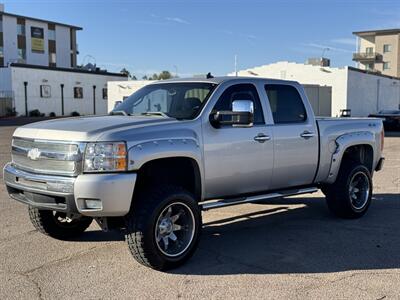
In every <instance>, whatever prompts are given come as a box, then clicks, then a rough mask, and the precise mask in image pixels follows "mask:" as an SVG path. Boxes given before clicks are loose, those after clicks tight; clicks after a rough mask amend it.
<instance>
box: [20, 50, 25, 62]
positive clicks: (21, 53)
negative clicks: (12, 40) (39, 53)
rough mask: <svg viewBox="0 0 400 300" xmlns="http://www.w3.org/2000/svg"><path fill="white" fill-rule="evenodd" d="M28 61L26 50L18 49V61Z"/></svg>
mask: <svg viewBox="0 0 400 300" xmlns="http://www.w3.org/2000/svg"><path fill="white" fill-rule="evenodd" d="M25 60H26V50H25V49H20V48H18V61H23V62H24V61H25Z"/></svg>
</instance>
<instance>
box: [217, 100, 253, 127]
mask: <svg viewBox="0 0 400 300" xmlns="http://www.w3.org/2000/svg"><path fill="white" fill-rule="evenodd" d="M214 121H215V122H216V123H217V124H218V125H232V126H234V127H251V126H253V121H254V103H253V101H251V100H235V101H233V102H232V111H218V112H217V113H216V114H215V115H214Z"/></svg>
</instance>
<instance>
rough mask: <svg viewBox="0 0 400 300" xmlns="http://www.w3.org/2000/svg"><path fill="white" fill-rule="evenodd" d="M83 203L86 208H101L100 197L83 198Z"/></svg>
mask: <svg viewBox="0 0 400 300" xmlns="http://www.w3.org/2000/svg"><path fill="white" fill-rule="evenodd" d="M84 203H85V208H86V209H103V204H102V203H101V200H100V199H85V200H84Z"/></svg>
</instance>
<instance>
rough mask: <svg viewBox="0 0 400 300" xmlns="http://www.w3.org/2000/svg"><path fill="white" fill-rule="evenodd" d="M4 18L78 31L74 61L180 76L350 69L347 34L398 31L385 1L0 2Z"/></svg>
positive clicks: (392, 5)
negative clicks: (264, 68) (289, 66)
mask: <svg viewBox="0 0 400 300" xmlns="http://www.w3.org/2000/svg"><path fill="white" fill-rule="evenodd" d="M0 2H2V3H4V4H5V10H6V11H8V12H10V13H16V14H21V15H27V16H32V17H37V18H43V19H48V20H53V21H57V22H63V23H67V24H73V25H77V26H81V27H83V30H82V31H80V32H79V33H78V44H79V52H80V55H79V58H78V63H83V62H96V63H97V65H99V66H100V67H103V68H106V69H107V70H109V71H119V70H121V68H123V67H126V68H127V69H128V70H129V71H130V72H131V73H133V74H136V75H137V76H138V77H141V76H143V75H144V74H152V73H154V72H159V71H161V70H170V71H171V72H173V73H174V72H175V71H176V69H177V70H178V74H179V75H180V76H181V77H182V76H189V75H192V74H201V73H207V72H210V71H211V72H212V73H213V74H217V75H224V74H226V73H228V72H232V71H233V69H234V55H235V54H237V55H238V68H239V69H243V68H249V67H253V66H258V65H263V64H268V63H272V62H276V61H281V60H288V61H294V62H304V61H305V60H306V59H307V57H315V56H317V57H318V56H321V54H322V51H323V49H324V48H327V47H328V48H330V50H329V51H326V54H325V56H327V57H329V58H330V59H331V62H332V65H333V66H344V65H353V62H352V61H351V57H352V52H354V50H355V47H356V46H355V38H354V37H353V35H352V32H353V31H357V30H367V29H381V28H400V1H399V0H397V1H393V0H391V1H387V0H364V1H361V0H348V1H346V0H332V1H325V0H319V1H317V0H292V1H288V0H280V1H278V0H276V1H267V0H265V1H259V0H247V1H246V0H242V1H239V0H231V1H228V0H215V1H211V0H201V1H200V0H163V1H161V0H142V1H134V0H114V1H111V0H110V1H107V0H80V1H79V0H69V1H67V0H47V1H43V0H30V1H22V0H12V1H7V0H0Z"/></svg>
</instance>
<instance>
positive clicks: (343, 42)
mask: <svg viewBox="0 0 400 300" xmlns="http://www.w3.org/2000/svg"><path fill="white" fill-rule="evenodd" d="M331 42H332V43H334V44H341V45H348V46H354V45H355V44H356V39H355V38H337V39H332V40H331Z"/></svg>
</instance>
